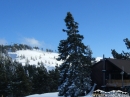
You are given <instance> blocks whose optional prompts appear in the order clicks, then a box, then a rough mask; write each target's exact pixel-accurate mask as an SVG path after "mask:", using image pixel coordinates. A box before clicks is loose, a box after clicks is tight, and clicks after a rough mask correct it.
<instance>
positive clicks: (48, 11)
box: [0, 0, 130, 57]
mask: <svg viewBox="0 0 130 97" xmlns="http://www.w3.org/2000/svg"><path fill="white" fill-rule="evenodd" d="M67 12H71V13H72V15H73V17H74V19H75V21H76V22H78V23H79V31H80V32H79V33H80V34H81V35H83V36H84V40H83V43H84V44H85V45H89V46H90V48H91V50H92V52H93V56H94V57H99V56H100V57H102V55H103V54H105V56H106V57H111V56H112V55H111V49H116V50H117V52H119V53H120V52H121V51H122V50H124V51H127V49H126V46H125V44H124V42H123V39H124V38H129V39H130V0H0V43H1V44H12V43H25V44H29V45H31V46H35V45H36V46H40V47H43V49H46V48H50V49H53V50H56V49H57V47H58V45H59V42H60V40H62V39H66V33H64V32H62V29H65V28H66V26H65V22H64V18H65V17H66V13H67Z"/></svg>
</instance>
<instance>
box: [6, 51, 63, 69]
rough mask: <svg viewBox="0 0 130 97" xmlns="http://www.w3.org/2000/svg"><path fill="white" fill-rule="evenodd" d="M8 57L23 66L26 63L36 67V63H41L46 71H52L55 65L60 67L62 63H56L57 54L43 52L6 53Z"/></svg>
mask: <svg viewBox="0 0 130 97" xmlns="http://www.w3.org/2000/svg"><path fill="white" fill-rule="evenodd" d="M8 54H9V56H10V57H11V58H12V59H13V60H16V61H17V62H20V63H22V65H25V64H26V63H27V62H28V63H29V64H30V65H36V66H38V62H39V63H41V62H43V64H44V66H45V67H46V68H47V70H51V69H54V67H55V66H56V64H58V65H60V64H61V63H62V61H57V60H56V58H57V57H58V53H55V52H45V51H41V50H19V51H16V52H8Z"/></svg>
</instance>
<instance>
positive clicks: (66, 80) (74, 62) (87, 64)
mask: <svg viewBox="0 0 130 97" xmlns="http://www.w3.org/2000/svg"><path fill="white" fill-rule="evenodd" d="M64 21H65V23H66V27H67V29H66V30H65V29H63V32H66V33H67V39H66V40H61V41H60V43H59V47H58V51H59V57H58V59H57V60H63V63H62V64H61V65H60V67H59V69H60V77H59V87H58V91H59V96H65V97H67V96H71V97H78V96H80V95H81V94H82V93H84V92H85V91H86V90H88V89H90V83H91V79H90V73H91V69H90V68H91V60H92V51H91V50H90V48H89V47H88V46H85V45H84V44H83V43H82V40H83V38H84V37H83V36H82V35H80V34H78V32H79V31H78V23H77V22H75V21H74V18H73V16H72V14H71V13H70V12H68V13H67V16H66V18H65V19H64Z"/></svg>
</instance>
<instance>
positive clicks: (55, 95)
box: [26, 92, 92, 97]
mask: <svg viewBox="0 0 130 97" xmlns="http://www.w3.org/2000/svg"><path fill="white" fill-rule="evenodd" d="M26 97H62V96H58V92H54V93H45V94H41V95H39V94H34V95H30V96H26ZM82 97H92V96H82Z"/></svg>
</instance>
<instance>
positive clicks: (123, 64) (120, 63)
mask: <svg viewBox="0 0 130 97" xmlns="http://www.w3.org/2000/svg"><path fill="white" fill-rule="evenodd" d="M106 60H108V61H109V62H111V63H113V64H114V65H115V66H117V67H118V68H120V69H121V70H123V69H124V70H123V71H124V72H126V73H127V74H130V60H123V59H110V58H106Z"/></svg>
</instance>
